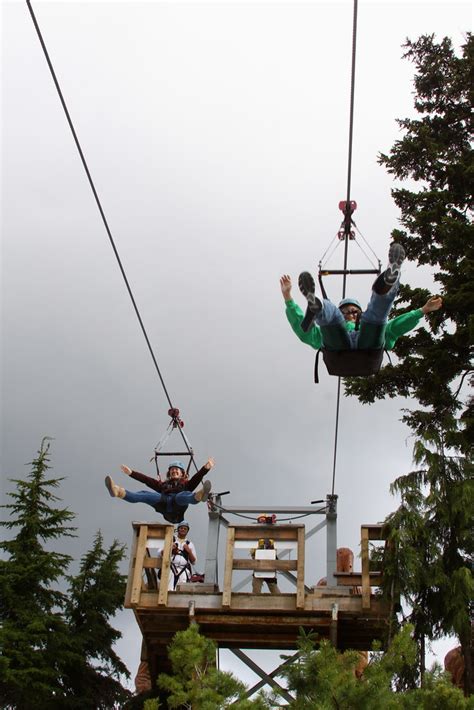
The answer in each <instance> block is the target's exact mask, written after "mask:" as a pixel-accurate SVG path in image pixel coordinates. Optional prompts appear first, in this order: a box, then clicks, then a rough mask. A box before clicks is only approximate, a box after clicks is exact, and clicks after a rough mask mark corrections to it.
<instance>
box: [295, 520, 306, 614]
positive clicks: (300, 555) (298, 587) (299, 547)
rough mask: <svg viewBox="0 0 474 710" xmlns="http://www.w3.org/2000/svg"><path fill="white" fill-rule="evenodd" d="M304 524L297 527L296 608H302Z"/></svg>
mask: <svg viewBox="0 0 474 710" xmlns="http://www.w3.org/2000/svg"><path fill="white" fill-rule="evenodd" d="M304 543H305V539H304V525H301V526H300V527H299V528H298V545H297V553H296V557H297V562H298V564H297V567H296V608H297V609H304V598H305V597H304Z"/></svg>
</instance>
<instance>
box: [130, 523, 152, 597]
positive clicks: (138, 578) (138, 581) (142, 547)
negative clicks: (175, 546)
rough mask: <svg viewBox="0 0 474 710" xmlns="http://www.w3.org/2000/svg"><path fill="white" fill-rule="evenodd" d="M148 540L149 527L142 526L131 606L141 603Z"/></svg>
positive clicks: (139, 532) (136, 557) (139, 534)
mask: <svg viewBox="0 0 474 710" xmlns="http://www.w3.org/2000/svg"><path fill="white" fill-rule="evenodd" d="M147 539H148V526H147V525H141V526H140V528H139V531H138V542H137V551H136V555H135V568H134V570H133V581H132V590H131V594H130V604H138V603H139V602H140V592H141V588H142V574H143V560H144V559H145V553H146V543H147Z"/></svg>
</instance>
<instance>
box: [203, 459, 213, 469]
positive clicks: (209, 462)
mask: <svg viewBox="0 0 474 710" xmlns="http://www.w3.org/2000/svg"><path fill="white" fill-rule="evenodd" d="M214 465H215V461H214V459H213V458H208V459H207V461H206V463H205V464H204V468H205V469H206V470H207V471H210V470H211V468H213V467H214Z"/></svg>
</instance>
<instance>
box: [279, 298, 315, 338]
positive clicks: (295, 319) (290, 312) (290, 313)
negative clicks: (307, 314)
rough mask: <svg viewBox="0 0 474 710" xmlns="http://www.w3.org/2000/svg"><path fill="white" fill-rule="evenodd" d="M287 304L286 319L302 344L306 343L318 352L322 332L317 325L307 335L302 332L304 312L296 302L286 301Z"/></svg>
mask: <svg viewBox="0 0 474 710" xmlns="http://www.w3.org/2000/svg"><path fill="white" fill-rule="evenodd" d="M285 303H286V317H287V318H288V322H289V324H290V325H291V327H292V329H293V332H294V333H295V334H296V335H297V336H298V338H299V339H300V340H301V342H303V343H306V345H309V346H310V347H312V348H314V349H315V350H318V349H319V348H320V347H321V344H322V339H321V331H320V329H319V327H318V326H317V325H312V326H311V328H310V329H309V330H308V332H307V333H305V332H304V331H303V330H301V321H302V320H303V315H304V314H303V311H302V310H301V308H300V307H299V306H298V304H297V303H295V302H294V301H285Z"/></svg>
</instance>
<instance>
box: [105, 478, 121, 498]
mask: <svg viewBox="0 0 474 710" xmlns="http://www.w3.org/2000/svg"><path fill="white" fill-rule="evenodd" d="M105 487H106V488H107V490H108V491H109V493H110V495H111V496H112V498H123V495H121V493H122V490H123V488H122V487H121V486H117V485H116V484H115V483H114V482H113V481H112V478H111V476H106V478H105Z"/></svg>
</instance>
